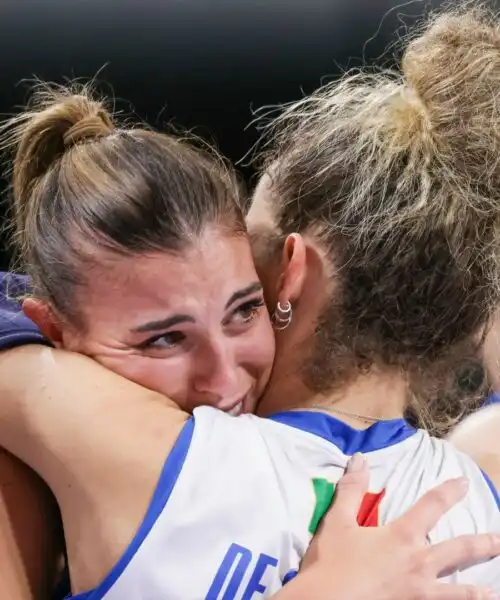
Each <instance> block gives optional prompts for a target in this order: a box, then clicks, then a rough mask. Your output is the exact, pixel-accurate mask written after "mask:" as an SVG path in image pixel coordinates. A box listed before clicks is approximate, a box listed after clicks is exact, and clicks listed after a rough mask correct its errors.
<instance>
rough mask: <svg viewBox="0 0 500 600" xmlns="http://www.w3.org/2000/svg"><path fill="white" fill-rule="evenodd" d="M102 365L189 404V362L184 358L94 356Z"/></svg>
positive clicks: (182, 405)
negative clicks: (175, 359)
mask: <svg viewBox="0 0 500 600" xmlns="http://www.w3.org/2000/svg"><path fill="white" fill-rule="evenodd" d="M94 358H95V360H97V361H98V362H100V363H101V364H102V365H103V366H105V367H106V368H108V369H110V370H111V371H114V372H115V373H118V375H121V376H122V377H125V378H126V379H130V381H133V382H134V383H137V384H139V385H142V386H143V387H146V388H148V389H150V390H153V391H155V392H159V393H160V394H163V395H164V396H167V397H168V398H170V399H171V400H173V401H174V402H176V403H177V404H178V405H179V406H180V408H184V407H185V406H186V405H187V395H188V387H187V382H188V379H189V377H188V365H187V364H186V361H184V360H178V361H174V360H172V359H169V360H162V359H161V358H149V357H145V356H138V355H133V354H132V355H124V356H117V355H115V356H109V355H106V356H103V355H100V356H95V357H94Z"/></svg>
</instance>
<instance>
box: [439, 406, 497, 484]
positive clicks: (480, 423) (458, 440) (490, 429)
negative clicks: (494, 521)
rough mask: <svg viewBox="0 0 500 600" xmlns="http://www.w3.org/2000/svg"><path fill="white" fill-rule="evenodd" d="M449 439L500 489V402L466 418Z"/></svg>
mask: <svg viewBox="0 0 500 600" xmlns="http://www.w3.org/2000/svg"><path fill="white" fill-rule="evenodd" d="M448 439H449V441H450V442H451V443H452V444H453V446H454V447H455V448H457V449H458V450H460V451H461V452H463V453H465V454H467V455H468V456H469V457H471V459H472V460H473V461H474V462H475V463H477V465H478V466H479V467H480V468H481V469H482V470H483V471H484V472H485V473H486V474H487V476H488V477H489V479H490V480H491V482H492V484H493V485H494V486H495V487H496V489H497V490H498V489H500V404H492V405H491V406H488V407H486V408H483V409H481V410H479V411H477V412H476V413H474V414H473V415H471V416H470V417H468V418H467V419H465V420H464V421H463V422H462V423H460V424H459V425H458V426H457V427H456V428H455V429H454V430H453V431H452V433H451V434H450V436H449V437H448Z"/></svg>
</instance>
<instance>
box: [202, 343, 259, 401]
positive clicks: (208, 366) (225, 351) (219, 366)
mask: <svg viewBox="0 0 500 600" xmlns="http://www.w3.org/2000/svg"><path fill="white" fill-rule="evenodd" d="M196 362H197V365H196V376H195V378H194V389H195V391H196V392H197V393H198V394H203V395H204V400H205V402H207V403H209V404H212V405H217V406H219V407H220V408H223V409H225V408H227V407H226V404H227V405H230V404H231V402H232V401H236V400H238V399H239V398H240V397H241V395H242V394H245V393H246V392H247V391H248V390H247V389H244V382H243V381H242V377H241V373H240V369H239V367H238V363H237V360H236V356H235V353H234V351H233V349H232V348H231V344H230V343H229V340H226V343H225V344H224V343H219V344H217V345H216V344H214V343H211V344H209V345H208V344H207V346H206V347H205V348H204V349H203V351H202V352H200V354H199V356H197V357H196ZM207 396H208V398H207Z"/></svg>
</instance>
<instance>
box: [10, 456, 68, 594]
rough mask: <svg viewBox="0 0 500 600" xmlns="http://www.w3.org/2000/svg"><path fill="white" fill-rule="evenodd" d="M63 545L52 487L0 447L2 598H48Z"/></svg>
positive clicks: (58, 565)
mask: <svg viewBox="0 0 500 600" xmlns="http://www.w3.org/2000/svg"><path fill="white" fill-rule="evenodd" d="M63 548H64V537H63V533H62V527H61V524H60V516H59V510H58V508H57V504H56V502H55V499H54V497H53V496H52V494H51V492H50V490H49V489H48V487H47V486H46V485H45V484H44V483H43V481H42V480H41V479H40V478H39V477H38V476H37V475H36V473H34V472H33V471H32V470H31V469H29V468H28V467H26V466H25V465H24V464H22V463H21V462H20V461H19V460H17V459H16V458H14V457H13V456H12V455H10V454H8V453H7V452H5V451H4V450H1V449H0V589H1V590H2V594H1V595H2V598H6V599H9V598H11V599H13V600H14V599H15V600H47V598H50V595H51V592H52V590H53V588H54V584H55V581H56V577H57V574H58V573H57V572H58V569H59V567H60V558H61V556H62V554H63Z"/></svg>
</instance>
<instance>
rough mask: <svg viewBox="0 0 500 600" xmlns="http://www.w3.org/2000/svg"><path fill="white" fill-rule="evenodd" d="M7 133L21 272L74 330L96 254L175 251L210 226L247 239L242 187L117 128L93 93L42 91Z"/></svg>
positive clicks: (197, 159) (193, 156) (216, 165)
mask: <svg viewBox="0 0 500 600" xmlns="http://www.w3.org/2000/svg"><path fill="white" fill-rule="evenodd" d="M2 132H3V143H2V146H3V147H4V148H7V149H12V150H13V151H14V162H13V206H14V217H15V234H16V235H15V237H16V241H17V244H18V247H19V250H20V252H21V258H22V260H23V263H24V267H25V269H26V270H27V271H28V273H29V275H30V276H31V278H32V282H33V286H34V293H35V294H36V295H37V296H38V297H40V298H42V299H44V300H46V301H48V302H49V303H50V304H51V306H52V308H53V309H54V310H55V311H56V313H57V314H58V316H59V317H60V318H62V319H68V320H70V321H73V322H74V324H78V325H79V326H83V325H84V324H83V323H82V319H81V315H80V314H79V310H78V306H77V304H76V303H75V294H74V292H75V289H76V287H77V286H81V285H85V284H88V282H87V281H86V279H85V276H84V275H83V273H84V272H85V271H86V269H85V266H88V265H89V264H91V263H92V261H96V260H99V250H105V251H108V252H114V253H118V254H121V255H127V254H137V253H149V252H162V251H173V252H177V251H179V250H181V249H182V248H183V247H184V246H186V245H188V244H189V242H190V241H192V240H193V239H194V237H195V236H196V235H200V234H201V233H202V231H203V229H204V228H205V227H207V226H208V225H211V224H214V225H217V224H221V225H223V226H225V227H226V228H228V229H229V230H233V231H234V232H237V233H240V232H241V231H243V230H244V224H243V219H242V215H241V212H240V209H239V204H238V188H237V185H236V182H235V179H234V177H233V175H232V173H231V171H230V170H229V169H227V168H226V167H225V165H224V164H223V163H222V161H221V160H219V159H218V158H217V157H215V154H214V155H212V154H211V153H209V152H208V151H205V150H203V151H202V150H201V149H198V148H196V147H195V146H194V145H192V144H190V143H188V142H187V141H184V140H182V139H180V138H177V137H173V136H170V135H165V134H161V133H157V132H154V131H150V130H147V129H143V128H127V127H116V126H115V123H114V120H113V118H112V116H111V114H110V113H109V112H108V111H107V109H106V105H105V103H104V102H103V101H101V100H98V99H96V98H95V97H94V96H93V94H92V90H91V89H90V88H88V87H86V86H73V87H69V88H61V87H52V86H47V85H41V86H38V87H37V88H35V90H34V92H33V96H32V103H31V105H30V106H29V108H28V109H27V110H26V111H25V112H23V113H21V114H20V115H18V116H16V117H15V118H13V119H11V120H10V121H8V122H7V123H5V124H4V125H3V128H2Z"/></svg>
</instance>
